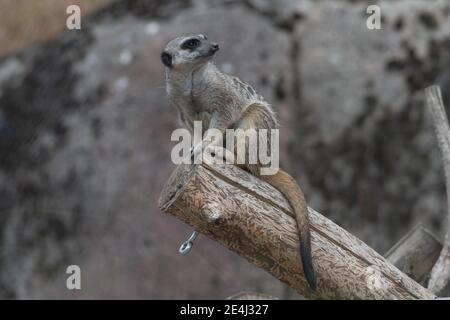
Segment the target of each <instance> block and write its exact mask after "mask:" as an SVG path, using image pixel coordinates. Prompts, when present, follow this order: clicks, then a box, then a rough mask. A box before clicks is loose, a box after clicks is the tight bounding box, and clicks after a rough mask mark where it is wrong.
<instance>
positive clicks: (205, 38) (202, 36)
mask: <svg viewBox="0 0 450 320" xmlns="http://www.w3.org/2000/svg"><path fill="white" fill-rule="evenodd" d="M198 36H199V37H200V38H203V39H204V40H208V37H207V36H205V35H204V34H199V35H198Z"/></svg>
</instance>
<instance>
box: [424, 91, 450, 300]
mask: <svg viewBox="0 0 450 320" xmlns="http://www.w3.org/2000/svg"><path fill="white" fill-rule="evenodd" d="M425 97H426V102H427V106H428V109H429V110H430V112H431V115H432V118H433V124H434V129H435V132H436V137H437V140H438V146H439V149H440V150H441V156H442V162H443V164H444V173H445V185H446V189H447V216H448V217H447V228H446V233H445V239H444V247H443V248H442V251H441V254H440V256H439V259H438V261H437V262H436V264H435V265H434V267H433V270H432V271H431V278H430V282H429V284H428V288H429V289H430V290H432V291H433V292H434V293H435V294H438V295H439V294H441V293H443V292H445V291H446V290H447V289H448V286H449V280H450V128H449V125H448V119H447V114H446V112H445V108H444V102H443V101H442V95H441V90H440V89H439V86H431V87H428V88H426V89H425Z"/></svg>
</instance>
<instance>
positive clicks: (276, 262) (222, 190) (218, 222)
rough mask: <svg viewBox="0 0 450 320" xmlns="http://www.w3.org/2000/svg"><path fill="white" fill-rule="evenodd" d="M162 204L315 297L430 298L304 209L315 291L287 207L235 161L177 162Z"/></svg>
mask: <svg viewBox="0 0 450 320" xmlns="http://www.w3.org/2000/svg"><path fill="white" fill-rule="evenodd" d="M159 207H160V208H161V209H162V210H163V211H165V212H168V213H170V214H172V215H174V216H176V217H178V218H179V219H181V220H183V221H185V222H186V223H188V224H189V225H191V226H192V227H194V228H195V229H196V230H197V231H199V232H201V233H203V234H205V235H207V236H208V237H210V238H212V239H214V240H216V241H218V242H220V243H221V244H223V245H224V246H225V247H227V248H229V249H230V250H233V251H235V252H237V253H238V254H240V255H241V256H243V257H245V258H247V259H248V260H249V261H250V262H252V263H254V264H255V265H256V266H258V267H260V268H263V269H265V270H266V271H268V272H269V273H271V274H272V275H273V276H274V277H276V278H278V279H279V280H281V281H283V282H285V283H287V284H288V285H289V286H290V287H292V288H293V289H295V290H296V291H297V292H299V293H300V294H302V295H303V296H305V297H306V298H316V299H434V298H435V296H434V295H433V294H432V293H431V292H430V291H428V290H427V289H425V288H424V287H422V286H421V285H419V284H418V283H417V282H415V281H414V280H412V279H411V278H409V277H408V276H406V275H405V274H404V273H402V272H401V271H400V270H398V269H397V268H396V267H394V266H393V265H392V264H390V263H389V262H388V261H386V259H384V258H383V257H382V256H381V255H379V254H378V253H377V252H375V251H374V250H373V249H371V248H370V247H369V246H367V245H366V244H365V243H364V242H362V241H361V240H359V239H358V238H356V237H355V236H353V235H351V234H350V233H349V232H347V231H345V230H344V229H342V228H341V227H339V226H338V225H336V224H335V223H333V222H332V221H330V220H329V219H327V218H325V217H324V216H322V215H321V214H319V213H317V212H316V211H315V210H313V209H311V208H309V211H310V222H311V240H312V255H313V261H314V267H315V271H316V274H317V281H318V285H317V290H316V291H311V290H310V289H309V287H308V284H307V283H306V280H305V278H304V276H303V270H302V266H301V263H300V256H299V249H298V248H299V242H298V241H299V240H298V234H297V228H296V222H295V219H294V218H293V213H292V211H291V207H290V206H289V204H288V202H287V201H286V199H285V198H284V197H283V195H282V194H281V193H280V192H279V191H278V190H276V189H275V188H273V187H272V186H271V185H269V184H268V183H265V182H263V181H261V180H259V179H258V178H256V177H254V176H252V175H250V174H249V173H247V172H245V171H244V170H242V169H239V168H238V167H236V166H233V165H217V164H211V163H209V164H208V163H205V161H204V162H203V163H202V164H199V165H180V166H178V167H177V168H176V170H175V171H174V172H173V173H172V175H171V177H170V178H169V180H168V182H167V184H166V186H165V188H164V190H163V191H162V194H161V196H160V199H159Z"/></svg>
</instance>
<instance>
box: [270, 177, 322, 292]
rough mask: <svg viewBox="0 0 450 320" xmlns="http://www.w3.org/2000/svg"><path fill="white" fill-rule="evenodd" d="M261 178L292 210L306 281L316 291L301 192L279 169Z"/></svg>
mask: <svg viewBox="0 0 450 320" xmlns="http://www.w3.org/2000/svg"><path fill="white" fill-rule="evenodd" d="M261 178H262V179H263V180H265V181H267V182H268V183H270V184H271V185H272V186H274V187H275V188H277V189H278V190H279V191H280V192H281V193H282V194H283V195H284V196H285V197H286V198H287V200H288V201H289V203H290V205H291V206H292V208H293V209H294V213H295V217H296V220H297V226H298V232H299V236H300V255H301V259H302V265H303V272H304V273H305V278H306V281H307V282H308V284H309V287H310V288H311V289H312V290H316V275H315V272H314V267H313V264H312V256H311V235H310V230H309V218H308V208H307V205H306V201H305V197H304V195H303V192H302V190H301V189H300V187H299V186H298V184H297V182H296V181H295V179H294V178H292V177H291V176H290V175H289V174H288V173H286V172H284V171H283V170H281V169H279V170H278V172H277V173H276V174H274V175H263V176H261Z"/></svg>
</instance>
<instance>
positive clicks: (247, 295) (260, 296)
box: [227, 292, 280, 300]
mask: <svg viewBox="0 0 450 320" xmlns="http://www.w3.org/2000/svg"><path fill="white" fill-rule="evenodd" d="M227 300H280V299H279V298H278V297H275V296H271V295H269V294H265V293H259V292H239V293H236V294H233V295H232V296H230V297H228V298H227Z"/></svg>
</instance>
